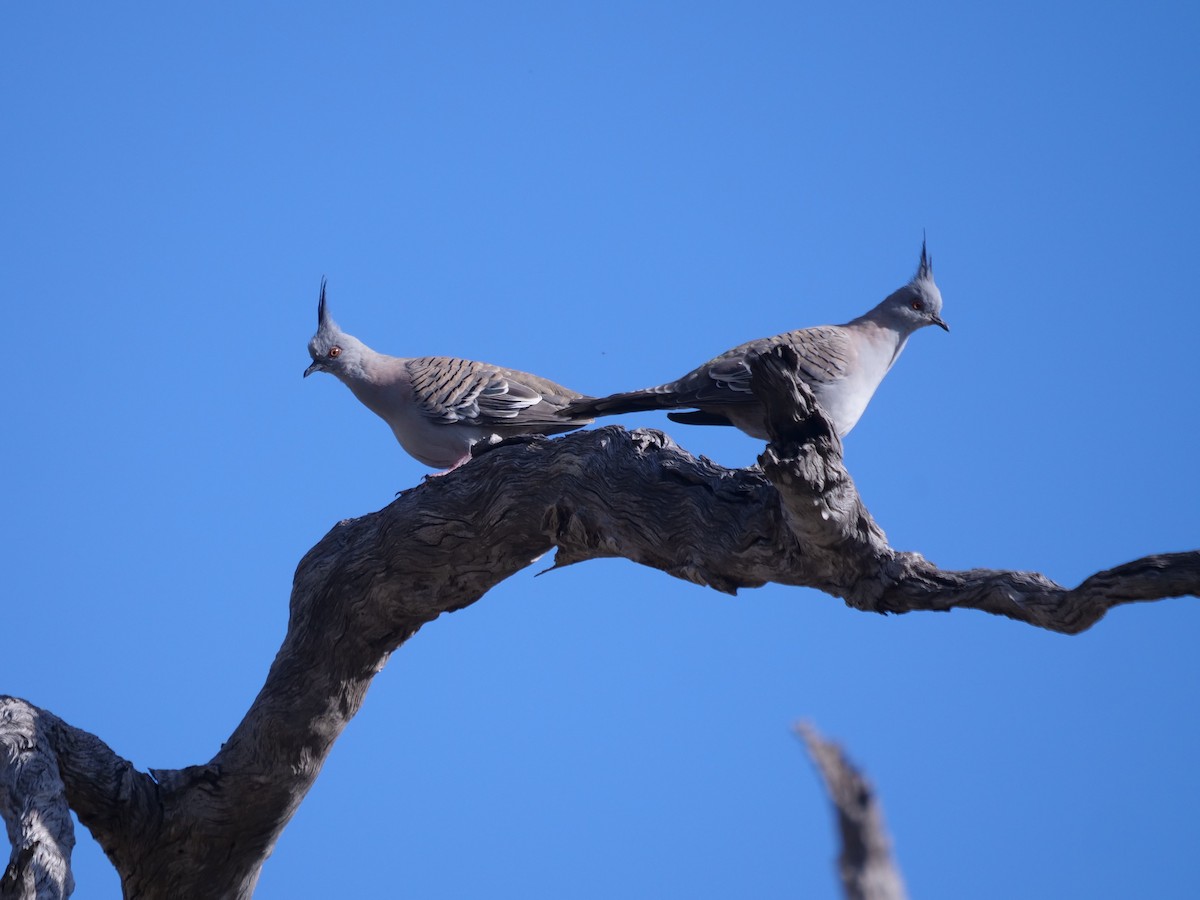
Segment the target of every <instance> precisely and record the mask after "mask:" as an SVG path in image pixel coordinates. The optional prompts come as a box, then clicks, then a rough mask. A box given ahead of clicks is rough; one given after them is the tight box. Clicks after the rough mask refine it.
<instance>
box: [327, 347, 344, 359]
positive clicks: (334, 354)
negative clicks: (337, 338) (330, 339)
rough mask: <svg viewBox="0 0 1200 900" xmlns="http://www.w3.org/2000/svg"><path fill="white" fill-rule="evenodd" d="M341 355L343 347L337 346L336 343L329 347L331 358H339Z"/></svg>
mask: <svg viewBox="0 0 1200 900" xmlns="http://www.w3.org/2000/svg"><path fill="white" fill-rule="evenodd" d="M341 355H342V348H341V347H339V346H337V345H336V344H334V345H333V346H332V347H330V348H329V358H330V359H337V358H338V357H339V356H341Z"/></svg>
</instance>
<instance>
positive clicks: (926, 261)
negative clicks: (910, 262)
mask: <svg viewBox="0 0 1200 900" xmlns="http://www.w3.org/2000/svg"><path fill="white" fill-rule="evenodd" d="M916 277H917V278H923V279H926V280H929V281H932V280H933V257H931V256H930V255H929V254H928V253H926V252H925V235H923V234H922V235H921V264H920V265H919V266H917V275H916Z"/></svg>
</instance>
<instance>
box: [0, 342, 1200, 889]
mask: <svg viewBox="0 0 1200 900" xmlns="http://www.w3.org/2000/svg"><path fill="white" fill-rule="evenodd" d="M793 364H794V360H789V359H788V358H787V356H786V354H781V355H780V354H774V355H771V356H769V357H766V358H764V360H763V361H762V363H761V365H760V366H759V367H758V369H759V371H758V372H757V378H756V390H757V391H758V392H759V394H760V396H761V397H763V398H764V402H766V403H767V405H768V408H769V409H771V410H772V416H773V417H774V437H775V439H774V440H773V441H772V443H771V444H769V445H768V446H767V448H766V450H765V452H764V453H763V455H762V456H761V457H760V458H759V461H760V464H761V469H757V468H756V469H746V470H736V471H731V470H727V469H723V468H720V467H719V466H716V465H714V464H712V463H711V462H709V461H707V460H704V459H696V458H695V457H693V456H692V455H691V454H689V453H687V452H686V451H684V450H681V449H680V448H679V447H677V446H676V445H675V444H674V443H673V442H672V441H671V440H670V439H669V438H667V437H666V436H665V435H663V434H661V433H659V432H655V431H635V432H626V431H624V430H623V429H621V428H616V427H609V428H601V429H597V430H594V431H586V432H577V433H575V434H572V435H568V436H567V437H564V438H561V439H558V440H553V441H550V440H544V439H537V440H524V441H518V442H507V443H505V444H501V445H499V446H497V447H494V448H491V449H489V450H487V451H486V452H484V453H482V454H481V455H480V456H479V458H477V459H475V460H473V461H472V462H471V463H470V464H469V465H466V466H463V467H461V468H460V469H458V470H456V471H454V472H452V473H450V474H448V475H446V476H444V477H440V478H432V479H429V480H427V481H425V483H423V484H421V485H420V486H418V487H415V488H412V489H411V490H407V491H404V492H403V493H402V494H401V495H400V496H399V497H398V498H397V499H396V500H395V502H393V503H391V504H390V505H389V506H388V507H387V508H385V509H383V510H380V511H379V512H376V513H373V514H370V515H367V516H363V517H362V518H358V519H351V520H347V521H344V522H340V523H338V524H337V525H336V526H335V527H334V528H333V529H332V530H331V531H330V532H329V534H327V535H326V536H325V537H324V538H323V539H322V540H321V541H320V542H319V543H318V544H317V545H316V546H315V547H313V548H312V549H311V550H310V551H309V552H308V554H306V555H305V557H304V558H303V559H302V560H301V561H300V564H299V566H298V567H297V569H296V573H295V578H294V582H293V586H292V597H291V606H290V620H289V623H288V631H287V635H286V636H285V638H284V641H283V645H282V646H281V647H280V650H279V653H278V654H277V656H276V658H275V661H274V663H273V664H272V666H271V669H270V672H269V673H268V675H267V679H266V683H265V684H264V685H263V688H262V690H261V691H260V692H259V695H258V697H257V698H256V699H255V701H254V703H253V704H252V705H251V707H250V709H249V711H248V712H247V713H246V716H245V718H244V719H243V720H242V722H241V723H240V724H239V725H238V727H237V728H236V730H235V731H234V733H233V734H232V735H231V736H230V738H229V739H228V741H227V742H226V743H225V744H224V745H223V746H222V747H221V749H220V751H219V752H218V753H217V755H216V756H215V757H213V759H212V760H210V761H209V762H208V763H206V764H204V765H200V766H193V767H189V768H186V769H180V770H151V771H150V772H148V773H147V772H139V771H137V770H135V769H134V768H133V766H132V765H131V764H130V763H129V762H127V761H126V760H123V759H121V758H120V757H118V756H116V754H114V753H112V751H111V750H109V749H108V747H107V746H105V745H104V744H103V742H102V741H100V740H99V739H97V738H95V737H93V736H91V735H89V734H86V733H85V732H81V731H78V730H77V729H74V728H71V727H70V726H68V725H66V724H65V723H63V722H61V721H60V720H59V719H57V718H55V717H54V716H52V715H51V714H49V713H46V712H42V711H40V710H37V709H36V708H34V707H31V706H29V705H28V704H22V703H20V702H19V701H14V702H15V703H17V705H18V706H20V707H24V709H25V710H26V711H27V713H28V714H29V715H31V716H32V717H33V719H34V720H35V722H36V723H37V728H36V729H35V733H36V735H37V737H36V743H37V746H38V748H39V750H43V751H45V750H48V751H49V753H50V754H51V755H52V757H53V758H54V759H55V760H56V761H57V764H58V768H59V770H60V772H61V777H62V785H63V793H62V796H65V799H66V802H67V803H68V804H69V805H70V807H71V808H72V809H74V810H75V811H76V813H77V814H78V815H79V818H80V821H82V822H83V823H84V824H85V825H86V826H87V827H88V828H89V829H91V831H92V833H93V834H94V835H95V836H96V838H97V840H98V841H99V843H100V845H101V846H102V847H103V848H104V850H105V852H106V853H107V854H108V856H109V858H110V859H111V860H112V861H113V863H114V865H115V866H116V868H117V870H118V872H119V873H120V876H121V879H122V885H123V888H124V892H125V895H126V896H127V897H139V898H168V897H169V898H207V897H214V898H215V897H248V896H250V894H251V893H252V891H253V888H254V885H255V883H256V881H257V879H258V874H259V870H260V867H261V865H262V863H263V861H264V859H265V858H266V857H267V855H268V854H269V853H270V850H271V848H272V847H273V846H274V844H275V841H276V840H277V839H278V837H279V834H280V833H281V831H282V830H283V828H284V826H285V825H286V824H287V822H288V820H289V819H290V818H291V816H292V814H293V813H294V812H295V810H296V808H297V806H298V805H299V804H300V801H301V800H302V799H303V797H304V795H305V794H306V793H307V791H308V789H309V788H310V787H311V786H312V783H313V781H314V780H315V779H316V777H317V775H318V773H319V772H320V768H321V765H322V764H323V763H324V761H325V758H326V756H327V755H328V753H329V750H330V747H331V746H332V744H333V742H334V741H335V740H336V739H337V737H338V735H339V734H341V732H342V729H343V728H345V726H346V724H347V723H348V722H349V720H350V719H351V718H352V717H353V716H354V714H355V713H356V712H357V711H358V708H359V706H360V705H361V704H362V702H363V698H364V696H365V694H366V691H367V687H368V686H369V685H370V682H371V679H372V678H373V677H374V676H375V674H376V673H377V672H378V671H379V670H380V669H381V668H382V666H383V664H384V662H385V661H386V660H387V658H388V655H389V654H390V653H391V652H392V651H393V650H395V649H396V648H397V647H399V646H400V645H401V644H402V643H404V641H405V640H407V639H408V638H409V637H411V636H412V635H413V634H415V633H416V631H417V630H418V629H419V628H420V627H421V626H422V625H424V624H425V623H426V622H429V621H431V620H433V619H435V618H437V617H438V616H439V615H441V614H442V613H443V612H448V611H451V610H455V609H460V608H462V607H464V606H467V605H469V604H471V603H474V602H475V601H476V600H478V599H479V598H480V597H482V596H483V595H484V594H485V593H486V592H487V591H488V589H490V588H491V587H492V586H493V585H495V584H497V583H499V582H500V581H502V580H504V579H505V578H507V577H509V576H510V575H512V574H513V573H515V572H517V571H519V570H521V569H522V568H524V567H525V566H527V565H529V564H530V562H532V561H533V560H536V559H537V558H539V557H540V556H541V555H542V554H544V553H546V552H547V551H549V550H551V549H553V548H554V547H557V548H558V555H557V559H556V562H555V567H560V566H564V565H568V564H572V563H577V562H581V561H584V560H588V559H595V558H598V557H607V556H623V557H625V558H627V559H630V560H633V561H634V562H637V563H641V564H643V565H647V566H652V567H654V568H657V569H661V570H663V571H664V572H667V573H669V574H671V575H674V576H676V577H679V578H684V579H687V580H689V581H693V582H695V583H697V584H702V585H708V586H710V587H713V588H716V589H717V590H720V591H726V592H729V593H732V592H734V591H736V590H737V589H738V588H742V587H757V586H759V585H762V584H765V583H766V582H769V581H774V582H778V583H781V584H789V585H803V586H808V587H815V588H818V589H820V590H822V591H825V592H826V593H829V594H833V595H835V596H840V597H844V598H845V600H846V602H847V603H848V604H849V605H851V606H853V607H855V608H857V609H863V610H871V611H875V612H881V613H886V612H895V613H899V612H908V611H912V610H919V609H925V610H949V609H952V608H955V607H965V608H970V609H979V610H983V611H986V612H990V613H994V614H997V615H1003V616H1007V617H1009V618H1012V619H1016V620H1019V621H1023V622H1028V623H1030V624H1033V625H1037V626H1039V627H1042V628H1048V629H1052V630H1055V631H1061V632H1066V633H1075V632H1078V631H1082V630H1084V629H1085V628H1087V627H1089V626H1090V625H1092V624H1094V623H1095V622H1096V621H1098V620H1099V619H1100V618H1101V617H1102V616H1103V615H1104V613H1105V612H1106V611H1107V610H1108V609H1110V608H1111V607H1113V606H1116V605H1118V604H1121V603H1128V602H1133V601H1139V600H1155V599H1161V598H1164V597H1171V596H1178V595H1181V594H1196V593H1197V592H1200V552H1189V553H1176V554H1167V555H1161V556H1152V557H1147V558H1145V559H1142V560H1138V561H1136V562H1133V563H1128V564H1126V565H1123V566H1119V567H1117V568H1116V569H1111V570H1108V571H1107V572H1102V573H1099V574H1097V575H1093V576H1092V577H1091V578H1089V579H1087V580H1086V581H1085V582H1084V583H1083V584H1081V585H1080V586H1079V587H1077V588H1075V589H1067V588H1063V587H1060V586H1059V585H1057V584H1055V583H1054V582H1052V581H1050V580H1049V579H1048V578H1046V577H1044V576H1042V575H1037V574H1031V573H1022V572H1003V571H992V570H986V569H977V570H971V571H967V572H943V571H941V570H940V569H938V568H937V567H936V566H934V565H933V564H931V563H929V562H927V561H926V560H925V559H924V558H923V557H921V556H920V555H919V554H917V553H904V552H898V551H895V550H892V549H891V548H890V547H889V546H888V545H887V542H886V539H885V537H884V534H883V532H882V530H880V528H879V527H878V526H877V525H876V524H875V522H874V521H873V520H872V519H871V516H870V514H869V513H868V512H867V511H866V509H865V508H864V506H863V504H862V501H861V500H860V499H859V497H858V494H857V492H856V491H855V489H854V483H853V481H852V480H851V479H850V476H849V474H848V473H847V472H846V470H845V468H844V467H843V465H842V460H841V447H840V443H839V441H838V439H837V438H836V436H834V435H832V434H831V433H830V430H829V427H828V424H827V423H825V422H824V420H823V418H821V417H820V415H819V414H818V415H815V416H814V415H813V414H812V412H811V410H812V409H813V407H814V404H813V401H812V396H811V394H810V393H809V392H808V390H807V388H805V387H804V386H803V385H802V384H799V383H798V382H797V381H796V380H795V377H794V376H793V375H792V366H793ZM9 727H10V723H6V722H5V721H0V732H2V731H3V730H4V729H7V728H9ZM0 737H2V735H0ZM0 763H5V764H9V765H11V763H7V761H6V760H2V759H0ZM18 801H19V803H18V806H19V804H20V803H24V802H27V801H29V802H42V801H40V800H38V801H32V800H29V797H28V796H24V795H19V796H18ZM3 812H4V815H5V818H6V821H9V811H8V807H7V806H6V808H5V809H4V811H3ZM14 827H17V829H18V830H17V831H16V832H15V834H16V835H18V836H20V835H23V832H22V831H21V830H20V827H19V826H13V825H10V831H11V830H12V829H13V828H14ZM21 839H22V840H24V838H23V837H22V838H21ZM14 841H15V838H14ZM61 846H62V848H64V850H65V851H66V852H69V842H67V841H63V842H62V845H61ZM18 896H35V895H34V894H30V893H28V892H27V893H25V894H18Z"/></svg>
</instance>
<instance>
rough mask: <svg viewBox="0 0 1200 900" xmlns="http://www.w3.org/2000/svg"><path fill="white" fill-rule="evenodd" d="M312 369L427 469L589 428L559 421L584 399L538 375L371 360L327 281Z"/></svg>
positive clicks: (471, 365)
mask: <svg viewBox="0 0 1200 900" xmlns="http://www.w3.org/2000/svg"><path fill="white" fill-rule="evenodd" d="M308 353H309V355H310V356H311V357H312V365H310V366H309V367H308V368H307V369H305V370H304V377H305V378H307V377H308V376H309V375H311V374H312V373H313V372H328V373H330V374H331V375H336V376H337V378H338V379H339V380H340V381H341V382H342V383H343V384H345V385H346V387H348V388H350V390H351V391H353V392H354V396H356V397H357V398H358V399H359V400H360V401H361V402H362V404H363V405H364V406H366V407H367V408H368V409H369V410H371V412H373V413H375V414H376V415H378V416H379V417H380V418H381V419H383V420H384V421H385V422H387V424H388V425H389V426H390V427H391V429H392V433H393V434H394V435H395V436H396V440H397V441H399V442H400V446H401V447H403V448H404V449H405V451H406V452H407V453H408V454H409V455H410V456H413V457H415V458H416V459H418V460H419V461H421V462H423V463H424V464H425V465H427V466H432V467H433V468H436V469H455V468H457V467H458V466H460V465H462V464H463V463H465V462H466V461H467V460H469V459H470V458H471V447H472V446H473V445H474V444H476V443H478V442H480V441H484V442H486V443H492V442H495V441H498V440H501V439H503V438H507V437H513V436H515V435H520V434H547V435H548V434H561V433H562V432H565V431H574V430H575V429H576V428H580V427H581V426H583V425H587V424H588V423H590V422H591V421H592V419H591V418H590V417H587V416H575V415H571V414H566V415H563V414H562V410H563V407H565V406H566V404H567V403H568V402H570V401H572V400H578V399H584V397H583V395H582V394H578V393H576V392H575V391H572V390H568V389H567V388H565V387H563V386H562V385H559V384H555V383H554V382H553V381H549V380H547V379H545V378H539V377H538V376H537V375H530V374H527V373H525V372H518V371H515V370H513V369H503V368H501V367H499V366H493V365H491V364H489V363H484V362H472V361H470V360H465V359H454V358H451V357H445V356H422V357H416V358H412V359H405V358H402V357H396V356H385V355H384V354H382V353H376V352H375V351H374V350H372V349H371V348H370V347H368V346H367V345H366V344H364V343H363V342H362V341H360V340H358V339H357V338H355V337H353V336H352V335H349V334H346V333H345V332H344V331H342V330H341V328H339V327H338V325H337V323H336V322H334V321H333V318H332V317H331V316H330V315H329V308H328V306H327V304H326V302H325V280H324V279H322V280H321V295H320V299H319V300H318V301H317V333H316V334H315V335H313V339H312V340H311V341H309V344H308Z"/></svg>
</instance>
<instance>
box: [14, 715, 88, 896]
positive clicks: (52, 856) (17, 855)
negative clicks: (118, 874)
mask: <svg viewBox="0 0 1200 900" xmlns="http://www.w3.org/2000/svg"><path fill="white" fill-rule="evenodd" d="M50 746H51V742H50V741H48V740H47V739H46V736H45V734H44V732H43V730H42V727H41V722H40V720H39V716H38V710H36V709H35V708H34V707H31V706H29V705H28V704H26V703H23V702H22V701H20V700H14V699H13V698H11V697H0V816H2V817H3V818H4V825H5V828H6V830H7V831H8V839H9V842H10V843H11V844H12V848H13V849H12V856H11V857H10V859H9V863H8V867H7V868H6V869H5V870H4V875H3V876H2V877H0V898H2V900H10V898H11V900H16V898H20V900H58V898H62V897H67V896H69V895H70V894H71V891H73V890H74V889H75V882H74V880H73V879H72V877H71V851H72V850H73V849H74V848H75V828H74V826H73V825H72V824H71V810H70V807H69V806H68V805H67V798H66V789H65V787H64V786H63V782H62V778H61V777H60V776H59V770H58V762H57V760H56V759H55V757H54V754H53V753H52V752H50Z"/></svg>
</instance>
